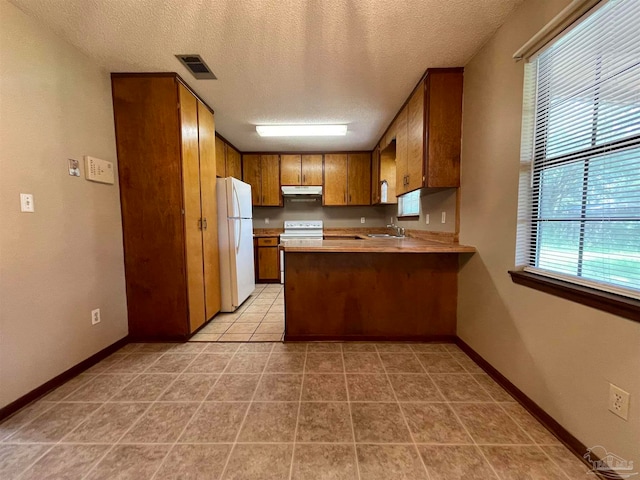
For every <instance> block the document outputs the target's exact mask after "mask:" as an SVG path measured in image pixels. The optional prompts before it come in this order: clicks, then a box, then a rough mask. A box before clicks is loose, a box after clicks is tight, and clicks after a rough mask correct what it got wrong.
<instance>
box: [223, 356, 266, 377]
mask: <svg viewBox="0 0 640 480" xmlns="http://www.w3.org/2000/svg"><path fill="white" fill-rule="evenodd" d="M268 359H269V354H268V353H236V354H235V356H234V357H233V360H231V362H230V363H229V367H228V368H227V373H262V371H263V370H264V367H265V365H266V364H267V360H268Z"/></svg>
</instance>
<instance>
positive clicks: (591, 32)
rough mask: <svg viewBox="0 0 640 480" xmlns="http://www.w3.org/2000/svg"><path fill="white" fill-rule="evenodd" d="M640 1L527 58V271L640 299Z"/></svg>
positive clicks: (523, 255)
mask: <svg viewBox="0 0 640 480" xmlns="http://www.w3.org/2000/svg"><path fill="white" fill-rule="evenodd" d="M639 24H640V2H638V1H635V0H611V1H609V2H606V3H604V4H603V5H601V6H600V8H598V9H597V10H596V11H595V12H594V13H592V14H591V15H590V16H589V17H587V18H586V19H585V20H584V21H582V22H581V23H579V24H578V25H577V26H575V27H574V28H573V29H571V30H570V31H569V32H568V33H567V34H565V35H564V36H562V37H561V38H559V39H558V40H556V41H555V42H554V43H552V44H551V45H550V46H549V47H548V48H546V49H545V50H544V51H542V52H541V53H539V54H538V55H537V56H536V57H535V58H532V59H530V60H529V63H528V64H527V65H526V81H525V102H524V109H525V116H524V121H523V149H522V162H523V163H522V167H523V168H522V169H521V183H520V207H519V230H518V253H517V259H516V262H517V263H518V265H520V266H524V270H525V271H531V272H533V273H539V274H543V275H548V276H553V277H557V278H560V279H562V280H568V281H571V282H574V283H578V284H582V285H586V286H589V287H594V288H597V289H601V290H605V291H608V292H613V293H618V294H622V295H625V296H629V297H633V298H640V29H639V28H638V25H639Z"/></svg>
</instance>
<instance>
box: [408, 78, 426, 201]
mask: <svg viewBox="0 0 640 480" xmlns="http://www.w3.org/2000/svg"><path fill="white" fill-rule="evenodd" d="M406 109H407V169H406V174H407V179H406V183H405V188H404V190H405V191H407V192H411V191H413V190H416V189H418V188H421V187H422V185H423V181H424V83H423V82H420V84H419V85H418V87H417V88H416V90H415V91H414V93H413V95H412V96H411V98H410V99H409V103H408V104H407V106H406Z"/></svg>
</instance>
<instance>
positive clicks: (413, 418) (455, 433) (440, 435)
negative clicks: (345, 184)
mask: <svg viewBox="0 0 640 480" xmlns="http://www.w3.org/2000/svg"><path fill="white" fill-rule="evenodd" d="M400 407H401V408H402V412H403V413H404V417H405V418H406V420H407V424H408V425H409V430H411V433H412V435H413V438H414V440H415V441H416V442H417V443H468V444H472V443H473V440H472V439H471V437H470V436H469V435H468V434H467V432H466V431H465V429H464V427H463V426H462V424H461V423H460V422H459V421H458V419H457V418H456V416H455V414H454V413H453V411H452V410H451V407H449V405H447V404H446V403H401V404H400Z"/></svg>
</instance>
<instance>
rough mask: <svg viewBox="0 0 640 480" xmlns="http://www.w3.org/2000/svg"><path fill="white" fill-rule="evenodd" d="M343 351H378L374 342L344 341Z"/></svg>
mask: <svg viewBox="0 0 640 480" xmlns="http://www.w3.org/2000/svg"><path fill="white" fill-rule="evenodd" d="M342 351H343V352H345V353H346V352H355V353H372V352H373V353H376V352H377V350H376V346H375V344H374V343H364V342H344V343H343V344H342Z"/></svg>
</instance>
